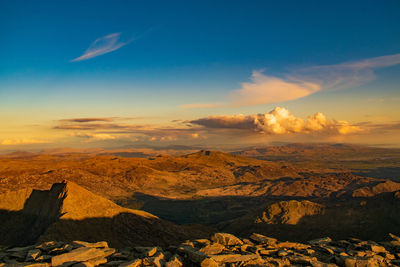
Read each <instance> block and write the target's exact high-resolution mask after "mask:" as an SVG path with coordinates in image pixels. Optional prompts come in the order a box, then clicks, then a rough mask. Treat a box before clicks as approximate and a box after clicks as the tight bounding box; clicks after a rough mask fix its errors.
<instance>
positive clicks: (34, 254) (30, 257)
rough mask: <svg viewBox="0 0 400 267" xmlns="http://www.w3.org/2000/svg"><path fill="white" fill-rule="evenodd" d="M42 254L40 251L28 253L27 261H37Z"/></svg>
mask: <svg viewBox="0 0 400 267" xmlns="http://www.w3.org/2000/svg"><path fill="white" fill-rule="evenodd" d="M40 254H41V251H40V249H32V250H29V251H28V254H27V255H26V259H25V261H34V260H36V259H37V258H38V257H39V256H40Z"/></svg>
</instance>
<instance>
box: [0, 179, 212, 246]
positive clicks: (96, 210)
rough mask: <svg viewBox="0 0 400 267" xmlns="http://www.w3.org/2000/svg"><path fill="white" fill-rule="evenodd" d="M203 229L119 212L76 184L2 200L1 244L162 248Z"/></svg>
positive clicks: (143, 214) (26, 191) (124, 210)
mask: <svg viewBox="0 0 400 267" xmlns="http://www.w3.org/2000/svg"><path fill="white" fill-rule="evenodd" d="M204 229H206V228H205V227H200V226H197V227H188V226H186V227H185V226H178V225H175V224H173V223H170V222H167V221H164V220H161V219H159V218H158V217H156V216H154V215H152V214H150V213H147V212H145V211H141V210H132V209H127V208H123V207H120V206H118V205H116V204H115V203H113V202H112V201H110V200H108V199H106V198H103V197H100V196H97V195H95V194H93V193H91V192H89V191H88V190H86V189H84V188H82V187H80V186H78V185H77V184H75V183H72V182H67V181H64V182H62V183H55V184H53V186H52V187H51V189H50V190H32V189H24V190H18V191H13V192H12V191H11V192H8V193H5V194H2V195H0V245H26V244H32V243H34V242H36V241H38V240H40V241H46V240H61V241H71V240H76V239H81V240H85V241H91V242H95V241H101V240H106V241H108V242H109V243H110V244H112V245H113V246H116V247H121V246H128V245H152V244H159V245H166V244H173V243H178V242H180V241H182V240H185V239H187V238H190V237H194V236H201V235H203V234H204V231H203V230H204Z"/></svg>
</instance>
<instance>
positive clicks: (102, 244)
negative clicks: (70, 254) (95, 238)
mask: <svg viewBox="0 0 400 267" xmlns="http://www.w3.org/2000/svg"><path fill="white" fill-rule="evenodd" d="M71 245H73V246H74V248H80V247H88V248H108V243H107V242H105V241H101V242H96V243H89V242H85V241H72V243H71Z"/></svg>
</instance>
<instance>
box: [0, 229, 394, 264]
mask: <svg viewBox="0 0 400 267" xmlns="http://www.w3.org/2000/svg"><path fill="white" fill-rule="evenodd" d="M222 237H223V238H222ZM391 237H392V238H393V239H394V240H393V241H391V242H381V243H377V242H374V241H362V240H359V239H355V238H352V239H347V240H338V241H334V240H332V239H330V238H329V237H325V238H319V239H315V240H311V241H309V242H307V243H295V242H288V241H286V242H280V241H278V240H276V239H274V238H271V237H267V236H263V235H260V234H255V233H253V234H252V238H251V239H252V240H253V241H250V240H249V239H239V238H237V237H235V236H233V235H229V234H227V233H217V234H215V235H214V236H213V237H212V238H211V239H196V240H192V241H186V242H184V243H181V244H179V245H178V246H168V247H167V248H164V249H162V248H160V247H127V248H122V249H114V248H109V247H108V244H107V242H98V243H88V242H82V241H74V242H69V243H67V242H54V241H50V242H45V243H42V244H37V245H33V246H28V247H15V248H9V249H0V266H38V267H39V266H43V267H50V266H75V267H78V266H120V267H135V266H136V267H139V266H156V267H162V266H166V267H182V266H202V267H219V266H220V267H222V266H324V267H334V266H340V267H342V266H343V267H357V266H399V265H400V243H399V242H398V240H399V237H397V236H395V235H391ZM221 238H222V239H221ZM214 240H216V241H221V240H224V243H226V245H222V244H220V243H217V242H214ZM229 240H235V242H233V243H232V242H231V243H230V242H225V241H229ZM266 240H268V241H269V242H266ZM271 240H273V242H272V241H271ZM239 241H240V242H239ZM206 247H218V248H219V249H218V251H215V250H213V251H212V253H208V252H207V249H205V248H206Z"/></svg>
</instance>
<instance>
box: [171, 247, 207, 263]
mask: <svg viewBox="0 0 400 267" xmlns="http://www.w3.org/2000/svg"><path fill="white" fill-rule="evenodd" d="M177 251H178V253H181V254H183V255H186V256H187V257H188V258H189V259H190V260H191V261H192V262H194V263H201V262H202V261H203V260H204V259H206V258H207V255H206V254H204V253H203V252H201V251H199V250H195V249H194V248H192V247H190V246H180V247H179V248H178V250H177Z"/></svg>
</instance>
